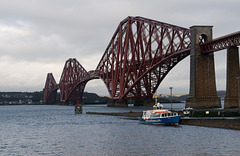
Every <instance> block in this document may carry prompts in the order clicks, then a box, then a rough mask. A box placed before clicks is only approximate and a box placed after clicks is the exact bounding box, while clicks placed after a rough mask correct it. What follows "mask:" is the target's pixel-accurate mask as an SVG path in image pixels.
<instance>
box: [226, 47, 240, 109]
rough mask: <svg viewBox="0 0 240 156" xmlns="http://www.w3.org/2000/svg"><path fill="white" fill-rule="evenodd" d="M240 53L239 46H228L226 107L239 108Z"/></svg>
mask: <svg viewBox="0 0 240 156" xmlns="http://www.w3.org/2000/svg"><path fill="white" fill-rule="evenodd" d="M238 77H239V54H238V47H236V46H234V47H228V48H227V85H226V97H225V100H224V108H225V109H226V108H238V107H239V99H238V80H237V78H238Z"/></svg>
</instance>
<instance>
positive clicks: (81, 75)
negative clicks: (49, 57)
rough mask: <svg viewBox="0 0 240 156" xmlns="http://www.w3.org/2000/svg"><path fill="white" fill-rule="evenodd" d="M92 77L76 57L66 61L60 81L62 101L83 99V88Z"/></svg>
mask: <svg viewBox="0 0 240 156" xmlns="http://www.w3.org/2000/svg"><path fill="white" fill-rule="evenodd" d="M89 79H90V76H89V74H88V72H87V71H86V70H85V69H84V68H83V67H82V65H81V64H80V63H79V62H78V61H77V60H76V59H75V58H70V59H68V60H67V61H66V63H65V66H64V69H63V72H62V76H61V79H60V82H59V88H60V93H61V101H62V102H76V100H77V99H78V100H80V101H81V99H82V94H83V90H84V88H85V85H86V83H87V80H89Z"/></svg>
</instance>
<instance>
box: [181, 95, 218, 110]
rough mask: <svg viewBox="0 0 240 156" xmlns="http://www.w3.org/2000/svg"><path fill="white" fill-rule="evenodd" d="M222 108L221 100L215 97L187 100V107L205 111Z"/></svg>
mask: <svg viewBox="0 0 240 156" xmlns="http://www.w3.org/2000/svg"><path fill="white" fill-rule="evenodd" d="M220 106H221V101H220V98H218V97H215V96H214V97H203V98H196V97H188V98H187V100H186V106H185V107H186V108H187V107H192V108H196V109H203V108H219V107H220Z"/></svg>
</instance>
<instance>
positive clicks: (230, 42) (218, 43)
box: [200, 31, 240, 53]
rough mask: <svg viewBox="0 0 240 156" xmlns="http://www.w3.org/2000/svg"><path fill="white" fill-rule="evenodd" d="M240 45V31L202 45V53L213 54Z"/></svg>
mask: <svg viewBox="0 0 240 156" xmlns="http://www.w3.org/2000/svg"><path fill="white" fill-rule="evenodd" d="M239 45H240V31H238V32H235V33H232V34H229V35H226V36H222V37H219V38H216V39H213V40H211V41H207V42H204V43H202V44H201V45H200V47H201V51H202V53H211V52H215V51H219V50H223V49H226V48H228V47H231V46H239Z"/></svg>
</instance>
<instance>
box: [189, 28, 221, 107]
mask: <svg viewBox="0 0 240 156" xmlns="http://www.w3.org/2000/svg"><path fill="white" fill-rule="evenodd" d="M190 31H191V55H190V63H191V65H190V94H189V97H188V99H187V101H186V107H192V108H217V107H221V103H220V99H219V98H218V96H217V91H216V81H215V68H214V54H213V53H208V54H201V50H200V46H199V44H200V42H201V41H203V42H204V41H209V40H212V26H192V27H191V28H190Z"/></svg>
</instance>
